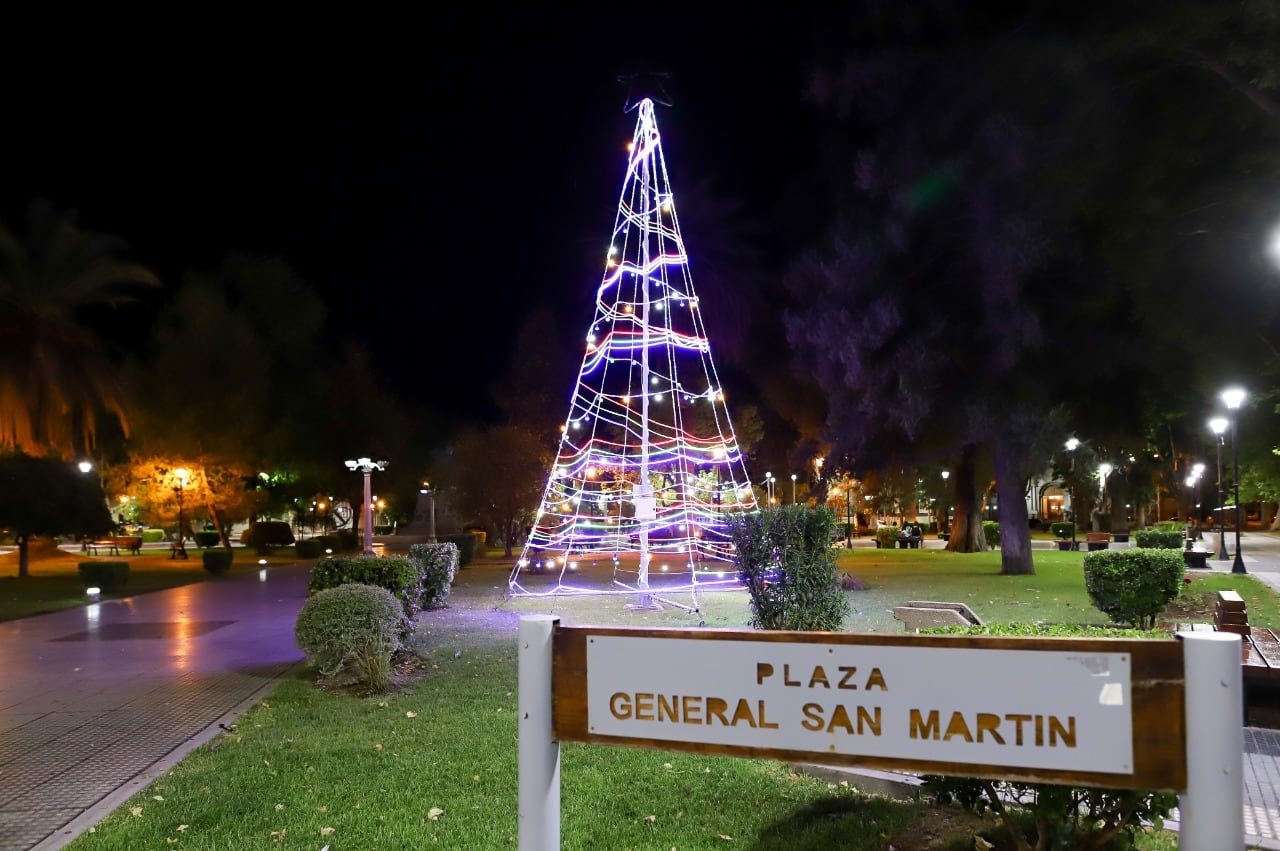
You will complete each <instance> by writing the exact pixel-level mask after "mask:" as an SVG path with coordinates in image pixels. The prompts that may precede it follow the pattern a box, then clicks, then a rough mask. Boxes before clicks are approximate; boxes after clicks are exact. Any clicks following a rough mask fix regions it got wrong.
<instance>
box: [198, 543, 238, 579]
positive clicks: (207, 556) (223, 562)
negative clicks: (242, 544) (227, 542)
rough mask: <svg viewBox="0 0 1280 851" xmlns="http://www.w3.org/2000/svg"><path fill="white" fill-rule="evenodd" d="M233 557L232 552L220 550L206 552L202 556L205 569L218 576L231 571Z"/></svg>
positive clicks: (224, 549)
mask: <svg viewBox="0 0 1280 851" xmlns="http://www.w3.org/2000/svg"><path fill="white" fill-rule="evenodd" d="M232 555H233V553H232V552H231V550H228V549H226V548H219V549H216V550H215V549H208V550H205V551H204V552H202V553H201V554H200V557H201V558H202V559H204V569H205V570H207V571H209V572H210V573H212V574H213V575H214V576H217V575H218V574H220V573H226V572H227V571H228V570H230V569H231V557H232Z"/></svg>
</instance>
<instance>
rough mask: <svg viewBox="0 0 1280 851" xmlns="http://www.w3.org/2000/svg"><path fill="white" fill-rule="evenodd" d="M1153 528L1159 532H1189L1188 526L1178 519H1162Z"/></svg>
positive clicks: (1184, 533)
mask: <svg viewBox="0 0 1280 851" xmlns="http://www.w3.org/2000/svg"><path fill="white" fill-rule="evenodd" d="M1151 528H1152V529H1155V530H1156V531H1157V532H1181V533H1182V534H1183V535H1186V533H1187V527H1186V526H1184V525H1182V523H1181V522H1180V521H1177V520H1161V521H1160V522H1159V523H1156V524H1155V525H1153V526H1152V527H1151Z"/></svg>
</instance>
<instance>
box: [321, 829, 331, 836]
mask: <svg viewBox="0 0 1280 851" xmlns="http://www.w3.org/2000/svg"><path fill="white" fill-rule="evenodd" d="M331 833H333V828H331V827H322V828H320V835H321V836H328V835H329V834H331Z"/></svg>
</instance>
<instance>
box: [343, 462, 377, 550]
mask: <svg viewBox="0 0 1280 851" xmlns="http://www.w3.org/2000/svg"><path fill="white" fill-rule="evenodd" d="M346 466H347V469H348V470H351V471H352V472H355V471H356V470H359V471H360V472H362V473H364V554H365V555H367V556H371V555H373V554H374V553H373V489H372V485H371V484H370V482H369V476H370V475H371V474H372V473H373V471H374V470H378V471H382V470H385V469H387V462H386V461H373V460H371V459H369V458H357V459H355V460H354V461H347V462H346Z"/></svg>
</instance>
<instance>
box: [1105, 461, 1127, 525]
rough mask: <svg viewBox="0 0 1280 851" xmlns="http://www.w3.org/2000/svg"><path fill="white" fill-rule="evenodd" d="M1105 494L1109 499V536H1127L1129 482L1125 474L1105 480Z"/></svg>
mask: <svg viewBox="0 0 1280 851" xmlns="http://www.w3.org/2000/svg"><path fill="white" fill-rule="evenodd" d="M1107 492H1108V494H1109V495H1110V498H1111V534H1113V535H1115V534H1121V535H1127V534H1129V509H1127V508H1126V507H1125V506H1126V505H1127V504H1128V502H1129V482H1128V480H1126V478H1125V474H1123V473H1122V474H1121V475H1118V476H1115V477H1113V478H1109V479H1107Z"/></svg>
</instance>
